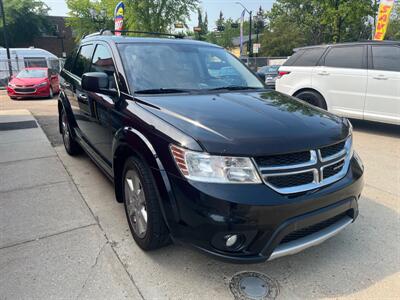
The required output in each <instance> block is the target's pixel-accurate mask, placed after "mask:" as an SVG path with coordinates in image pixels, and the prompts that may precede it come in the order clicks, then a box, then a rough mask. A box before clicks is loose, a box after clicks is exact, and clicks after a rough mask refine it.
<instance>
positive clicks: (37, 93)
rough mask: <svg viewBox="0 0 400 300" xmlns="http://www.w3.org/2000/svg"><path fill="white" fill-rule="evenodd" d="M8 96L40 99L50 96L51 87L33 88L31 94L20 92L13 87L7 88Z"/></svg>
mask: <svg viewBox="0 0 400 300" xmlns="http://www.w3.org/2000/svg"><path fill="white" fill-rule="evenodd" d="M7 94H8V96H9V97H13V98H40V97H49V96H50V86H43V87H33V88H32V91H29V92H18V91H16V90H15V89H13V88H11V87H7Z"/></svg>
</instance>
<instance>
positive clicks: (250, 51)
mask: <svg viewBox="0 0 400 300" xmlns="http://www.w3.org/2000/svg"><path fill="white" fill-rule="evenodd" d="M249 15H250V19H249V23H250V26H249V27H250V28H249V48H250V49H249V56H250V57H253V41H252V39H251V34H252V32H251V31H252V29H253V11H250V12H249Z"/></svg>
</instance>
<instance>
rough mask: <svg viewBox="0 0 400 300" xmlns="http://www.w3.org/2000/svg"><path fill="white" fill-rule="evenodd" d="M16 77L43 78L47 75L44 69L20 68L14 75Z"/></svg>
mask: <svg viewBox="0 0 400 300" xmlns="http://www.w3.org/2000/svg"><path fill="white" fill-rule="evenodd" d="M16 77H17V78H45V77H47V71H46V70H28V69H25V70H22V71H21V72H19V73H18V75H17V76H16Z"/></svg>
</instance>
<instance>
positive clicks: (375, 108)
mask: <svg viewBox="0 0 400 300" xmlns="http://www.w3.org/2000/svg"><path fill="white" fill-rule="evenodd" d="M279 71H280V72H279V76H278V80H277V83H276V89H277V91H279V92H282V93H285V94H288V95H291V96H292V95H293V96H295V97H297V98H299V99H302V100H304V101H306V102H308V103H311V104H313V105H315V106H318V107H320V108H323V109H327V110H329V111H331V112H333V113H335V114H338V115H340V116H345V117H350V118H355V119H365V120H371V121H378V122H383V123H391V124H400V42H377V41H368V42H360V43H347V44H336V45H323V46H312V47H305V48H299V49H296V50H295V53H294V54H293V56H292V57H291V58H289V60H288V61H287V62H286V63H285V64H283V66H282V67H281V68H280V69H279Z"/></svg>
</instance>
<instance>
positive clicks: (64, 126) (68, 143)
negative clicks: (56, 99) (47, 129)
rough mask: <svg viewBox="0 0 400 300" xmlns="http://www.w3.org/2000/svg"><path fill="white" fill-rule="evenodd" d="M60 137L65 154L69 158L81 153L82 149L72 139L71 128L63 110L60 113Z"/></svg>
mask: <svg viewBox="0 0 400 300" xmlns="http://www.w3.org/2000/svg"><path fill="white" fill-rule="evenodd" d="M60 125H61V135H62V138H63V142H64V147H65V150H66V151H67V153H68V154H69V155H71V156H74V155H77V154H79V153H81V152H82V148H81V147H80V146H79V144H78V143H77V141H76V140H75V138H74V135H73V132H72V131H71V126H70V124H69V121H68V117H67V114H66V112H65V110H64V109H63V110H62V111H61V124H60Z"/></svg>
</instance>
